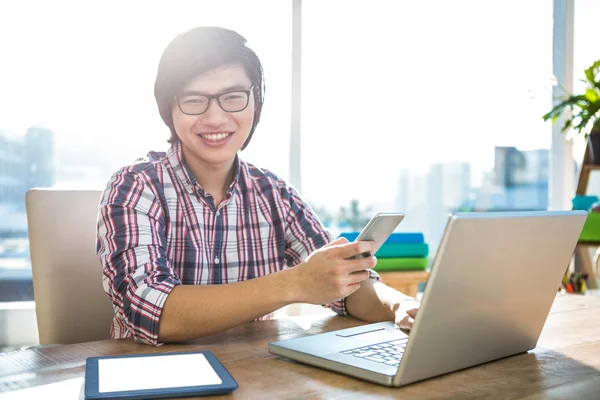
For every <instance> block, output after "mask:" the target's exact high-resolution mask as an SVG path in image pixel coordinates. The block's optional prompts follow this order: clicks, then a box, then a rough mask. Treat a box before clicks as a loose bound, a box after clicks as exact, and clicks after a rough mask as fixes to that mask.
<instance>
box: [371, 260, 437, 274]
mask: <svg viewBox="0 0 600 400" xmlns="http://www.w3.org/2000/svg"><path fill="white" fill-rule="evenodd" d="M373 269H374V270H375V271H424V270H425V269H427V258H424V257H421V258H378V259H377V265H375V268H373Z"/></svg>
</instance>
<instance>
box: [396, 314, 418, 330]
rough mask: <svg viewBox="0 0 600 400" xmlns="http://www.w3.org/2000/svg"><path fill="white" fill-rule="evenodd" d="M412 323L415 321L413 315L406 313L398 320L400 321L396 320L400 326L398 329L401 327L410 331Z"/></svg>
mask: <svg viewBox="0 0 600 400" xmlns="http://www.w3.org/2000/svg"><path fill="white" fill-rule="evenodd" d="M414 323H415V319H414V317H411V316H410V315H406V316H405V317H404V318H402V319H401V320H400V322H397V323H396V324H397V325H398V326H399V327H400V329H403V330H405V331H410V330H411V329H412V327H413V324H414Z"/></svg>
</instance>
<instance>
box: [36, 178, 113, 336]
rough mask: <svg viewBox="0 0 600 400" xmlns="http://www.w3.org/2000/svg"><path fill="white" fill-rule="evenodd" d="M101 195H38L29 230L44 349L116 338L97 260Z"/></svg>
mask: <svg viewBox="0 0 600 400" xmlns="http://www.w3.org/2000/svg"><path fill="white" fill-rule="evenodd" d="M101 195H102V191H100V190H66V189H32V190H30V191H28V192H27V195H26V206H27V225H28V230H29V248H30V253H31V267H32V275H33V295H34V299H35V303H36V316H37V323H38V333H39V340H40V344H68V343H80V342H87V341H94V340H102V339H108V338H109V337H110V324H111V321H112V318H113V317H114V311H113V308H112V305H111V302H110V300H109V299H108V296H107V295H106V293H105V292H104V290H103V288H102V267H101V264H100V261H99V260H98V258H97V257H96V218H97V215H98V203H99V202H100V197H101Z"/></svg>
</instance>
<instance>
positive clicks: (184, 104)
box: [176, 87, 253, 115]
mask: <svg viewBox="0 0 600 400" xmlns="http://www.w3.org/2000/svg"><path fill="white" fill-rule="evenodd" d="M252 89H253V87H251V88H250V89H248V90H234V91H230V92H225V93H218V94H213V95H209V94H200V93H188V94H183V95H182V96H177V97H176V99H177V105H178V106H179V109H180V110H181V112H182V113H184V114H186V115H200V114H204V113H205V112H206V111H207V110H208V107H209V106H210V103H211V101H212V99H217V103H218V104H219V107H221V109H222V110H223V111H226V112H239V111H242V110H244V109H246V107H248V103H249V102H250V93H251V92H252Z"/></svg>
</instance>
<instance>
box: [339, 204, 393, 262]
mask: <svg viewBox="0 0 600 400" xmlns="http://www.w3.org/2000/svg"><path fill="white" fill-rule="evenodd" d="M404 215H405V214H404V213H401V212H385V213H377V214H375V215H374V216H373V217H372V218H371V220H370V221H369V223H368V224H367V225H366V226H365V227H364V228H363V230H362V231H360V233H359V235H358V237H357V238H356V239H355V240H354V241H355V242H358V241H360V240H368V241H373V242H375V246H376V248H375V252H373V254H375V253H376V252H377V250H379V248H380V247H381V245H382V244H383V243H384V242H385V241H386V240H387V238H388V237H389V236H390V235H391V234H392V232H394V230H395V229H396V228H397V227H398V225H400V222H402V220H403V219H404ZM373 254H370V253H362V254H357V255H355V256H352V257H350V259H356V258H365V257H370V256H372V255H373Z"/></svg>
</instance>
